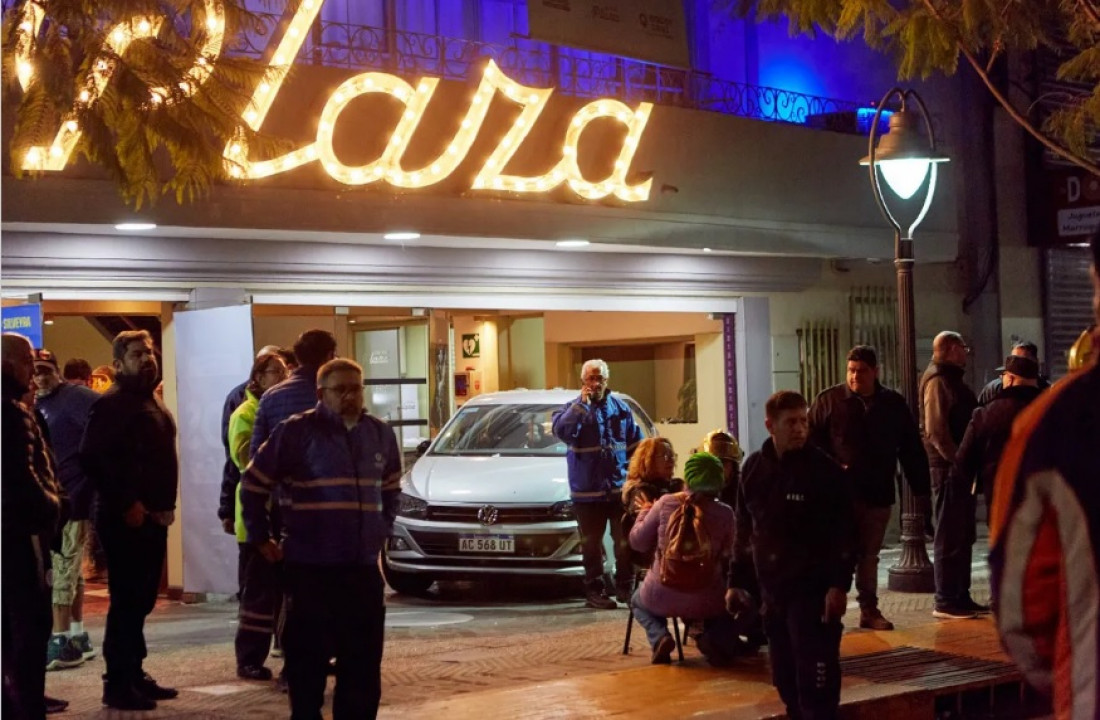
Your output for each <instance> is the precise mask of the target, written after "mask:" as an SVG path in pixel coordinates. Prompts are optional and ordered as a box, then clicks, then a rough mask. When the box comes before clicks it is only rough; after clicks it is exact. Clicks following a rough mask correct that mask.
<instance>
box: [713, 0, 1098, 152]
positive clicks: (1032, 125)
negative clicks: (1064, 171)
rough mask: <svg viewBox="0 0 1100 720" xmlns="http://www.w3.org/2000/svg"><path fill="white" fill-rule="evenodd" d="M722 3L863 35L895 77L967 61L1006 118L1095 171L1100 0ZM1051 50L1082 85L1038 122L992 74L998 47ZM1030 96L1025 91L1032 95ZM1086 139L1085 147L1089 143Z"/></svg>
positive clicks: (798, 24)
mask: <svg viewBox="0 0 1100 720" xmlns="http://www.w3.org/2000/svg"><path fill="white" fill-rule="evenodd" d="M715 4H716V6H717V8H718V9H719V10H724V11H726V12H728V13H732V14H735V15H738V16H741V17H747V16H755V17H756V18H757V19H759V20H774V19H778V18H786V19H787V21H788V23H789V25H790V30H791V33H792V34H800V33H802V34H809V35H813V34H815V33H816V32H823V33H825V34H826V35H829V36H831V37H834V38H837V39H840V40H845V39H850V38H853V37H862V38H863V40H864V42H866V43H867V45H868V46H870V47H872V48H875V49H877V50H880V51H883V52H886V53H889V54H890V55H891V56H892V58H893V59H894V61H895V63H896V64H897V68H898V77H899V79H902V80H904V79H908V78H912V77H921V78H927V77H928V76H930V75H932V74H933V73H937V72H942V73H946V74H953V73H954V72H955V71H956V70H957V68H958V64H959V62H960V57H961V58H962V59H963V61H964V62H967V63H969V64H970V65H972V66H973V67H974V69H975V70H976V71H977V72H978V73H979V74H980V75H982V77H983V80H985V81H986V85H987V86H988V87H989V88H990V90H991V92H993V93H994V95H995V96H996V99H997V101H998V102H999V103H1001V105H1002V106H1004V107H1005V109H1006V110H1008V111H1009V113H1010V114H1012V116H1013V118H1014V119H1015V120H1016V121H1017V122H1019V123H1020V124H1021V125H1023V126H1024V127H1025V129H1027V130H1028V131H1029V132H1031V133H1032V134H1033V135H1035V136H1036V137H1037V138H1038V139H1040V141H1042V142H1044V144H1046V145H1047V146H1048V147H1050V148H1051V149H1052V150H1054V151H1055V152H1059V153H1060V154H1062V155H1063V156H1065V157H1067V158H1069V159H1071V160H1073V161H1074V162H1077V163H1078V164H1079V165H1082V166H1083V167H1086V168H1087V169H1089V170H1090V171H1092V172H1094V173H1097V174H1100V167H1097V162H1098V158H1097V153H1096V150H1095V148H1096V146H1097V141H1098V138H1097V132H1098V129H1100V2H1098V0H716V2H715ZM1038 48H1049V49H1051V50H1054V51H1055V52H1057V53H1058V54H1059V56H1060V57H1061V58H1062V59H1063V64H1062V66H1061V68H1060V70H1059V77H1060V78H1061V79H1063V80H1067V81H1073V82H1075V83H1078V84H1079V87H1080V90H1079V92H1073V93H1069V94H1067V95H1066V97H1064V98H1059V100H1060V101H1061V102H1062V107H1061V109H1059V110H1058V111H1056V112H1055V113H1053V114H1052V115H1051V116H1050V117H1048V118H1046V120H1045V122H1043V123H1042V126H1041V127H1039V121H1038V120H1037V119H1036V118H1035V117H1034V109H1033V107H1032V106H1029V107H1024V108H1017V107H1014V106H1012V105H1011V104H1010V101H1009V99H1008V98H1007V97H1006V96H1005V95H1004V94H1003V93H1001V92H1000V91H999V90H998V89H997V88H996V87H995V86H996V83H994V82H993V81H992V80H991V79H990V72H991V70H992V68H993V67H994V66H995V63H996V62H997V61H998V60H999V59H1001V58H1002V57H1003V56H1004V54H1005V53H1009V52H1029V51H1032V50H1036V49H1038ZM1034 99H1035V98H1032V100H1034ZM1090 148H1091V150H1090Z"/></svg>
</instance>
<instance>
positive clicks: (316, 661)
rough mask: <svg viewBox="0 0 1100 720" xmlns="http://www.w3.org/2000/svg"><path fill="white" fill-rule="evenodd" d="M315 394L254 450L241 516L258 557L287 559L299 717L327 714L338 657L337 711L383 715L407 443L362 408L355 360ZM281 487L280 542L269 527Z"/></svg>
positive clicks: (325, 378) (331, 366) (326, 375)
mask: <svg viewBox="0 0 1100 720" xmlns="http://www.w3.org/2000/svg"><path fill="white" fill-rule="evenodd" d="M314 397H316V398H318V402H317V403H316V405H315V408H314V409H312V410H309V411H307V412H304V413H301V414H298V415H295V416H294V417H292V418H290V419H288V420H287V421H286V422H283V423H281V424H280V425H279V426H278V427H276V428H275V430H274V432H273V433H272V434H271V437H270V438H269V439H268V440H267V441H266V442H265V443H263V444H262V445H261V446H260V448H259V450H258V452H257V453H256V454H254V455H253V456H252V462H251V463H250V464H249V465H248V467H247V468H246V469H245V472H244V475H243V477H242V478H241V515H242V517H243V519H244V524H245V528H246V529H247V531H248V539H249V542H251V543H254V544H255V545H256V547H257V549H258V550H259V552H260V554H262V555H263V556H264V557H265V558H267V560H268V561H269V562H276V561H278V560H280V559H282V558H284V557H285V561H286V594H287V617H286V629H285V631H284V632H285V634H284V638H283V640H284V647H285V649H286V677H287V680H288V682H289V685H290V705H291V718H292V720H314V719H315V718H319V717H320V716H321V707H322V706H323V705H324V700H325V678H326V673H327V670H328V661H329V658H331V657H334V656H335V658H336V691H335V695H334V696H333V701H332V713H333V715H332V716H333V718H335V719H336V720H353V719H354V720H365V719H367V718H373V717H375V715H376V714H377V712H378V703H379V700H380V698H381V694H382V675H381V664H382V642H383V627H384V620H385V614H386V610H385V606H384V605H383V602H382V588H383V581H382V575H381V573H380V571H379V569H378V553H379V551H380V550H381V549H382V543H383V542H385V540H386V538H387V537H388V536H389V534H390V532H391V531H392V529H393V519H394V515H395V514H396V510H397V508H396V503H397V495H398V493H399V492H400V487H401V486H400V482H401V452H400V450H399V449H398V446H397V438H396V436H395V435H394V432H393V430H392V429H391V428H390V427H389V426H388V425H387V424H386V423H385V422H384V421H382V420H380V419H378V418H376V417H373V416H371V415H369V414H367V412H366V410H365V409H364V403H363V370H362V368H360V367H359V365H357V364H356V363H354V362H352V361H351V360H346V359H342V358H341V359H337V360H332V361H331V362H328V363H326V364H325V365H324V366H322V367H321V368H320V370H319V372H318V373H317V388H316V390H315V395H314ZM260 404H261V406H262V405H263V403H262V402H261V403H260ZM275 487H279V493H280V499H281V500H282V503H283V507H282V513H283V518H284V521H285V523H284V527H285V539H284V541H283V543H282V544H280V543H279V542H278V540H277V539H276V538H274V537H272V534H271V521H270V508H269V502H268V501H269V499H270V497H271V492H272V490H273V489H275Z"/></svg>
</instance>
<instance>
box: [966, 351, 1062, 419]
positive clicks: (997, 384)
mask: <svg viewBox="0 0 1100 720" xmlns="http://www.w3.org/2000/svg"><path fill="white" fill-rule="evenodd" d="M1009 355H1010V356H1015V357H1026V358H1030V359H1031V360H1034V361H1035V365H1036V367H1038V365H1039V347H1038V346H1037V345H1036V344H1035V343H1033V342H1031V341H1030V340H1017V341H1016V342H1014V343H1012V351H1011V352H1010V353H1009ZM1035 383H1036V387H1038V388H1039V389H1040V390H1046V389H1047V388H1048V387H1050V381H1049V380H1047V379H1046V378H1045V377H1043V376H1042V375H1041V374H1040V375H1039V377H1038V378H1037V379H1036V381H1035ZM1004 387H1005V386H1004V366H1002V367H1000V368H998V369H997V377H995V378H993V379H992V380H990V381H989V382H988V383H986V386H985V387H983V388H982V391H981V392H980V393H978V405H981V406H985V405H988V404H989V403H991V402H993V400H994V399H996V397H997V396H998V395H999V394H1000V393H1001V390H1002V389H1003V388H1004Z"/></svg>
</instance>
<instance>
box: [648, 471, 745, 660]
mask: <svg viewBox="0 0 1100 720" xmlns="http://www.w3.org/2000/svg"><path fill="white" fill-rule="evenodd" d="M684 481H685V483H686V485H687V490H686V491H684V492H679V493H673V494H669V495H663V496H661V497H660V498H659V499H658V500H657V501H656V502H653V503H644V504H643V505H642V508H641V510H640V512H639V513H638V519H637V521H636V522H635V524H634V527H633V528H632V529H631V531H630V546H631V547H632V548H633V549H634V550H636V551H637V552H640V553H648V552H653V550H654V549H656V550H657V552H656V555H655V556H654V559H653V565H652V567H651V569H650V570H649V572H648V573H646V577H645V582H643V583H642V586H641V587H640V588H638V590H637V591H636V592H635V593H634V597H633V599H632V600H631V602H632V604H633V606H634V617H635V618H637V619H638V622H639V624H641V626H642V627H643V628H644V629H645V634H646V638H648V640H649V644H650V646H651V647H652V648H653V655H652V661H653V663H654V664H662V663H668V662H670V661H671V657H672V651H673V649H674V648H675V647H676V641H675V640H673V639H672V635H670V634H669V632H668V617H669V616H672V617H681V618H685V619H689V620H697V621H700V622H701V623H702V627H703V631H702V633H701V634H700V635H699V636H697V638H696V644H697V645H698V647H699V650H700V652H702V653H703V654H704V655H705V656H706V658H707V660H709V661H710V662H711V663H712V664H715V665H724V664H726V663H728V662H729V661H730V660H732V659H733V658H734V657H735V656H736V655H737V654H738V644H739V640H738V638H737V633H736V631H735V628H734V621H733V618H732V617H731V616H730V614H729V613H728V612H726V606H725V601H724V594H725V583H724V582H723V578H722V568H723V566H724V563H725V562H726V560H727V558H728V557H729V554H730V548H731V546H732V543H733V510H732V508H730V506H729V505H726V504H725V503H722V502H719V500H718V493H719V492H721V490H722V482H723V476H722V461H721V460H719V459H718V458H717V457H715V456H714V455H711V454H710V453H696V454H694V455H692V456H691V457H690V458H689V459H688V461H687V463H686V465H685V467H684Z"/></svg>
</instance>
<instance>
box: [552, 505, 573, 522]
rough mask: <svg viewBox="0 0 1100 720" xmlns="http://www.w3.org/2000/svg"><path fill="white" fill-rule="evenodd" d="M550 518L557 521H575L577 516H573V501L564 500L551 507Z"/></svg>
mask: <svg viewBox="0 0 1100 720" xmlns="http://www.w3.org/2000/svg"><path fill="white" fill-rule="evenodd" d="M550 517H552V518H554V519H555V520H575V519H576V517H577V516H576V515H574V514H573V501H572V500H562V501H561V502H556V503H554V504H553V505H551V506H550Z"/></svg>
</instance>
